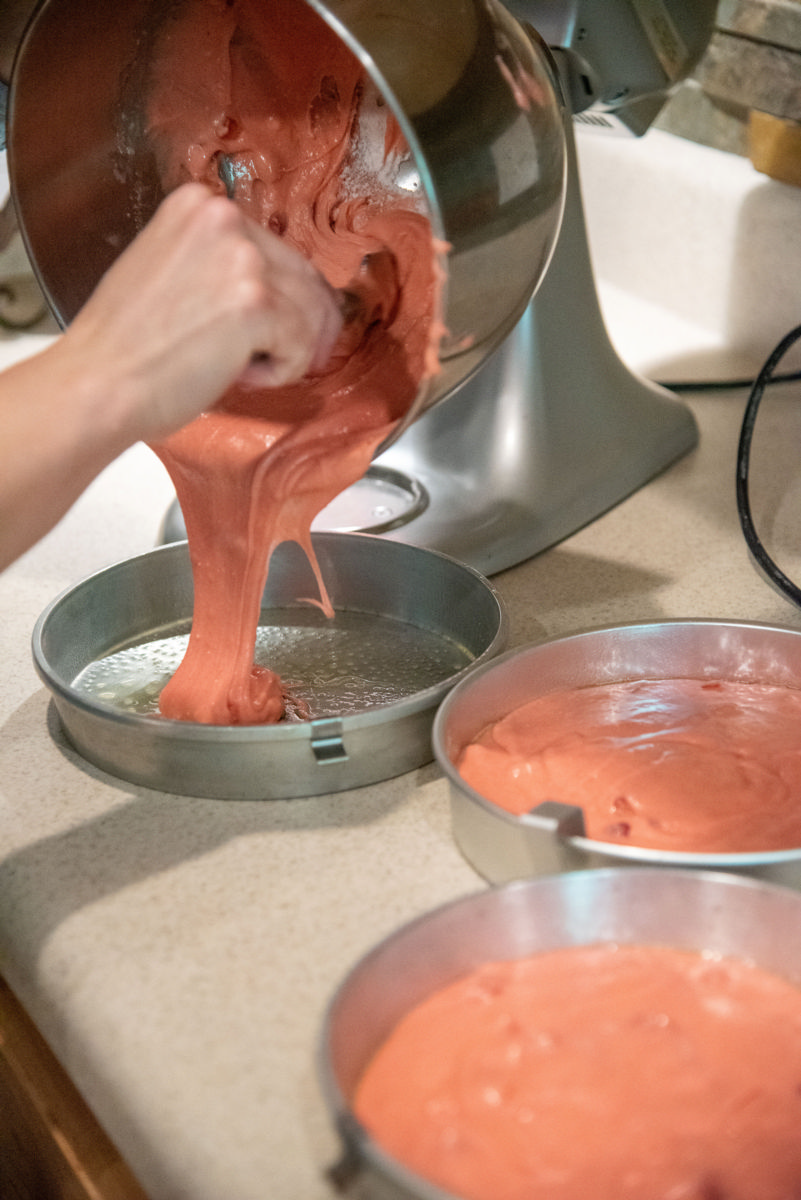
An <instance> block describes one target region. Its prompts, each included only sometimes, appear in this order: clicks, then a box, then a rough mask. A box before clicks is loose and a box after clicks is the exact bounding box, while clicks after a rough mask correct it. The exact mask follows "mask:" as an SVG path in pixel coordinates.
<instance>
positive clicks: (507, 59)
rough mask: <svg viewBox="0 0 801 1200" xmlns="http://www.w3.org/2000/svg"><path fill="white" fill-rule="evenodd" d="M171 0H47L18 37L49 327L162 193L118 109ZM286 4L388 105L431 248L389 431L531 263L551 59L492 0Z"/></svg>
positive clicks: (27, 216)
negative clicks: (420, 348) (430, 266)
mask: <svg viewBox="0 0 801 1200" xmlns="http://www.w3.org/2000/svg"><path fill="white" fill-rule="evenodd" d="M205 2H206V3H207V4H210V5H213V4H214V3H215V0H205ZM261 2H265V3H266V2H267V0H252V3H254V4H258V3H261ZM185 3H186V0H180V2H179V3H178V4H177V5H176V4H175V3H170V2H169V0H125V2H124V3H122V4H119V5H115V10H114V20H113V21H109V20H108V8H107V5H106V3H105V0H45V3H43V4H42V5H41V6H40V8H39V9H38V10H37V13H36V15H35V17H34V19H33V21H32V23H31V24H30V26H29V28H28V30H27V31H26V34H25V37H24V38H23V41H22V44H21V46H20V48H19V51H18V54H17V60H16V63H15V68H14V74H13V76H12V84H11V93H10V104H9V116H8V130H7V143H8V156H9V174H10V179H11V188H12V195H13V198H14V203H15V206H16V209H17V213H18V218H19V224H20V229H21V232H22V236H23V240H24V242H25V245H26V249H27V251H28V254H29V256H30V259H31V261H32V264H33V268H34V271H35V273H36V275H37V277H38V280H39V283H40V285H41V287H42V290H43V292H44V294H45V296H46V297H47V300H48V302H49V304H50V306H51V308H52V310H53V312H54V314H55V316H56V317H57V319H58V320H59V322H60V323H61V324H62V325H66V324H68V323H69V321H70V320H71V319H72V318H73V317H74V316H75V314H76V313H77V311H78V310H79V308H80V307H81V306H82V304H83V303H84V301H85V300H86V299H87V298H88V296H89V294H90V293H91V291H92V290H93V289H94V287H95V285H96V284H97V283H98V281H99V279H100V278H101V276H102V274H103V273H104V272H105V270H106V269H107V268H108V267H109V266H110V265H111V263H112V262H113V261H114V259H115V258H116V257H117V255H118V254H119V253H120V252H121V251H122V250H123V249H124V247H125V246H126V245H127V244H128V243H129V242H130V241H131V240H132V239H133V237H134V236H135V235H136V233H137V232H138V231H139V230H140V229H141V228H142V226H143V225H144V224H145V223H146V221H147V220H148V219H149V217H150V216H151V215H152V213H153V211H154V210H155V208H156V207H157V205H158V203H159V201H160V200H161V198H162V196H163V191H162V190H161V188H160V184H159V182H158V180H157V178H156V176H155V172H153V171H151V172H150V177H148V156H150V157H152V151H151V149H150V148H149V146H148V144H147V133H146V129H145V124H144V123H143V122H137V121H136V120H135V119H134V120H132V119H131V113H130V111H129V109H130V105H131V96H132V95H133V97H134V103H136V101H137V100H138V101H141V100H142V99H143V97H142V96H141V95H140V96H138V97H137V95H136V81H137V79H139V78H141V79H142V80H144V79H146V75H147V71H146V66H147V56H148V53H149V50H150V49H152V45H153V40H152V39H153V37H154V36H155V37H158V34H159V30H160V28H161V27H162V25H163V24H164V22H165V21H166V20H170V19H173V18H174V17H175V14H176V13H180V11H181V6H182V4H185ZM297 3H298V4H306V5H307V6H308V7H310V8H311V9H312V10H313V12H314V13H315V14H316V16H317V17H318V18H319V20H320V21H321V22H324V23H325V24H326V25H327V26H328V27H329V29H330V30H333V32H334V33H335V34H336V35H337V36H338V37H339V38H340V39H341V40H342V41H343V42H344V43H345V44H346V46H347V47H348V49H349V50H350V51H351V52H352V53H353V54H354V55H355V56H356V57H357V59H358V60H359V62H360V63H361V65H362V67H363V69H364V72H365V74H366V77H367V79H368V81H369V82H370V84H371V85H372V90H373V93H374V94H375V95H376V96H377V102H378V104H379V105H386V106H388V108H389V110H390V111H391V112H392V114H393V115H394V117H395V118H396V119H397V122H398V124H399V126H400V130H401V133H402V134H403V136H404V138H405V140H406V143H407V146H408V155H407V157H406V159H405V161H403V162H402V163H401V165H400V167H399V170H398V173H397V176H396V178H395V179H394V181H393V186H395V187H396V188H398V189H402V190H403V191H405V192H406V193H408V194H410V195H412V196H413V198H414V203H415V204H416V206H417V207H419V209H420V211H422V212H423V213H424V214H425V215H427V216H428V218H429V220H430V222H431V226H432V231H433V234H434V237H435V238H436V239H437V240H438V242H439V243H440V244H441V245H442V247H443V252H442V254H441V256H440V258H441V265H442V268H443V274H444V290H443V312H442V318H443V322H444V325H445V327H446V330H447V333H446V334H445V336H444V337H443V340H442V344H441V348H440V371H439V373H438V374H437V375H435V376H434V377H432V378H430V379H428V380H427V381H426V382H425V383H424V384H423V385H422V386H421V388H420V391H419V394H418V395H417V397H416V399H415V401H414V403H413V405H412V407H411V409H410V411H409V413H408V414H407V417H406V418H405V421H404V422H403V423H402V424H401V425H400V426H399V427H398V428H397V429H396V431H395V433H394V435H393V439H394V437H397V436H398V434H399V433H400V432H401V430H402V429H403V428H405V427H406V425H408V424H409V423H410V422H411V421H413V420H414V419H415V418H416V417H418V416H420V415H421V413H422V412H424V411H425V410H426V409H428V408H430V407H431V406H432V405H433V404H435V403H436V402H437V401H438V400H440V399H441V398H443V397H444V396H446V395H449V394H451V393H452V392H453V391H454V390H455V389H457V388H458V387H459V386H460V385H461V384H462V383H464V382H465V381H466V380H467V379H468V378H469V377H470V376H471V375H473V374H474V373H475V372H476V370H477V369H478V368H479V367H480V366H481V365H482V363H483V362H484V361H485V360H486V359H487V358H488V356H489V355H490V354H491V353H492V351H493V350H494V349H495V348H496V347H497V346H498V345H499V344H500V343H501V342H502V341H503V339H504V337H505V336H506V334H507V333H508V332H509V331H510V330H511V328H512V327H513V326H514V324H515V323H516V321H517V320H518V318H519V317H520V316H521V314H522V313H523V311H524V309H525V307H526V305H527V304H528V302H529V301H530V299H531V297H532V295H533V293H534V291H535V289H536V287H537V285H538V284H539V282H540V280H541V278H542V276H543V274H544V273H545V270H546V268H547V265H548V262H549V260H550V257H551V253H552V250H553V248H554V245H555V242H556V238H557V235H558V232H559V226H560V221H561V215H562V209H563V202H564V192H565V171H566V155H565V137H564V125H563V113H562V108H561V103H560V93H559V89H558V83H557V82H556V73H555V68H554V67H553V65H552V63H551V60H550V56H549V54H548V52H547V50H546V49H545V47H544V45H543V44H541V43H540V42H539V41H538V40H536V35H533V34H529V33H528V32H526V31H525V30H524V29H523V27H522V26H521V25H520V24H518V22H517V21H516V20H515V19H514V18H512V17H511V16H510V15H509V13H508V12H507V11H506V10H505V9H504V8H503V7H502V6H501V5H500V4H499V3H497V2H496V0H438V3H437V4H436V5H431V4H429V3H428V0H328V2H327V3H323V2H322V0H297ZM299 52H302V50H300V49H299ZM132 83H133V91H132ZM121 150H122V152H121ZM377 170H378V168H376V171H377ZM143 180H144V182H143ZM370 182H371V181H370V180H369V178H368V179H367V180H366V184H365V186H366V187H367V189H368V190H369V187H370ZM384 186H385V182H384ZM386 445H387V443H384V446H386Z"/></svg>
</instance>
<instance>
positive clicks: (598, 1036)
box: [318, 867, 801, 1200]
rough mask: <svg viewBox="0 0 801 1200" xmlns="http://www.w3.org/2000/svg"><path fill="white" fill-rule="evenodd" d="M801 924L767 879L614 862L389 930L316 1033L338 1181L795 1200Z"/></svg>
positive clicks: (479, 1194)
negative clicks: (338, 1153)
mask: <svg viewBox="0 0 801 1200" xmlns="http://www.w3.org/2000/svg"><path fill="white" fill-rule="evenodd" d="M800 916H801V897H799V895H798V893H797V892H794V891H792V890H791V889H789V888H780V887H775V886H773V885H769V884H766V883H764V882H762V881H758V880H752V879H745V878H743V877H741V876H737V875H733V874H726V873H723V872H707V871H687V870H674V869H668V870H657V869H655V868H648V867H643V868H633V869H627V870H620V869H615V868H610V869H606V870H597V871H596V870H587V871H575V872H570V873H567V874H561V875H552V876H549V877H546V878H538V879H528V880H519V881H517V882H514V883H509V884H505V885H503V886H501V887H494V888H489V889H486V890H484V891H483V892H480V893H476V894H475V895H472V896H467V897H463V898H461V899H458V900H456V901H452V902H451V903H449V904H446V905H444V906H442V907H440V908H438V909H436V910H434V911H433V912H430V913H427V914H424V915H423V916H421V917H419V918H417V919H416V920H414V921H412V922H410V923H409V924H407V925H405V926H403V927H402V928H400V929H398V930H396V931H395V932H394V933H392V934H390V936H389V937H387V938H385V939H384V940H383V941H382V942H380V943H379V944H378V945H376V946H375V947H374V948H373V949H371V950H370V951H368V953H366V954H365V955H364V957H362V958H361V959H360V960H359V961H358V962H357V963H356V964H355V965H354V966H353V967H352V968H351V970H350V972H349V973H348V974H347V975H346V976H345V978H344V979H343V981H342V982H341V983H340V985H339V987H338V988H337V990H336V992H335V994H334V996H333V997H332V1000H331V1003H330V1005H329V1008H328V1011H327V1013H326V1016H325V1019H324V1021H323V1025H322V1030H321V1036H320V1041H319V1052H318V1067H319V1078H320V1083H321V1087H322V1091H323V1094H324V1096H325V1099H326V1101H327V1104H328V1109H329V1113H330V1116H331V1118H332V1122H333V1124H334V1125H335V1126H336V1129H337V1131H338V1133H339V1136H340V1139H341V1142H342V1145H343V1146H344V1156H343V1158H342V1161H341V1162H340V1163H339V1164H338V1167H337V1169H336V1174H337V1178H338V1180H339V1181H340V1183H342V1184H344V1185H345V1189H344V1190H346V1191H347V1194H348V1195H349V1196H350V1195H353V1196H360V1197H362V1196H363V1197H367V1196H370V1197H373V1196H381V1197H392V1198H393V1200H495V1198H496V1197H498V1196H500V1195H503V1196H504V1197H514V1198H515V1200H518V1198H519V1200H523V1198H526V1200H539V1198H541V1200H545V1198H547V1200H554V1198H555V1197H559V1200H577V1198H578V1200H585V1197H587V1196H593V1197H596V1198H598V1200H620V1198H621V1197H623V1196H629V1197H633V1196H646V1195H648V1196H657V1195H658V1196H668V1195H671V1196H679V1195H682V1196H691V1195H692V1196H702V1195H705V1196H710V1197H711V1196H713V1195H714V1196H735V1195H737V1196H756V1195H759V1196H765V1197H767V1196H772V1197H779V1196H784V1195H790V1194H794V1192H795V1191H797V1189H798V1186H799V1182H801V1145H799V1141H798V1114H799V1108H801V1099H800V1098H799V1096H798V1084H797V1080H798V1075H797V1070H798V1065H799V1062H801V991H799V988H801V921H799V917H800ZM752 988H753V989H755V990H754V991H753V993H752V994H751V989H752ZM774 989H775V990H774ZM771 993H772V998H771ZM776 1001H778V1004H779V1006H780V1007H781V1008H782V1009H783V1012H782V1014H781V1015H780V1013H779V1012H778V1010H777V1009H776V1008H774V1002H776ZM785 1004H786V1006H787V1007H786V1009H784V1005H785ZM741 1021H742V1022H744V1025H743V1026H741V1025H740V1022H741ZM751 1022H753V1030H752V1034H751V1036H749V1035H747V1034H746V1033H745V1025H747V1024H749V1023H751Z"/></svg>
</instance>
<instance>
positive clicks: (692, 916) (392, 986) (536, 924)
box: [318, 867, 801, 1200]
mask: <svg viewBox="0 0 801 1200" xmlns="http://www.w3.org/2000/svg"><path fill="white" fill-rule="evenodd" d="M594 942H618V943H628V944H639V945H644V944H650V945H665V946H675V947H678V948H681V949H685V950H696V951H705V950H706V951H710V952H713V953H718V954H721V955H730V956H735V957H739V958H742V959H746V960H749V961H751V962H753V963H754V964H756V965H757V966H758V967H761V968H763V969H764V970H767V971H771V972H774V973H776V974H779V975H782V976H784V977H785V978H786V979H789V980H790V981H792V982H794V983H796V984H798V985H799V986H801V896H799V895H798V894H797V892H793V891H790V890H788V889H784V888H777V887H772V886H770V885H768V884H765V883H761V882H758V881H755V880H750V879H744V878H742V877H738V876H735V875H727V874H719V873H713V872H704V871H697V872H693V871H680V870H675V869H673V870H664V871H658V870H654V869H651V868H647V867H643V868H640V869H636V868H635V869H629V870H625V871H624V870H617V869H607V870H600V871H576V872H573V873H570V874H566V875H557V876H551V877H548V878H543V879H533V880H525V881H518V882H517V883H510V884H506V885H505V886H503V887H498V888H490V889H488V890H487V891H485V892H482V893H480V894H477V895H474V896H468V897H466V898H464V899H460V900H456V901H455V902H453V903H451V904H448V905H445V906H444V907H442V908H439V909H437V910H436V911H434V912H432V913H429V914H427V915H425V916H423V917H421V918H419V919H418V920H416V921H413V922H412V923H411V924H409V925H406V926H404V927H403V928H402V929H400V930H398V931H397V932H396V933H394V934H392V935H391V936H390V937H388V938H387V939H386V940H385V941H383V942H382V943H381V944H380V945H378V946H377V947H376V948H375V949H374V950H372V951H371V952H370V953H368V954H367V955H366V956H365V957H364V958H363V959H362V960H361V961H360V962H358V963H357V964H356V965H355V966H354V968H353V969H352V970H351V972H350V973H349V974H348V976H347V977H346V978H345V979H344V981H343V982H342V984H341V985H340V987H339V989H338V990H337V992H336V994H335V996H334V997H333V999H332V1001H331V1004H330V1006H329V1008H328V1012H327V1013H326V1016H325V1019H324V1023H323V1028H322V1031H321V1036H320V1043H319V1048H318V1068H319V1078H320V1081H321V1085H322V1090H323V1094H324V1097H325V1100H326V1102H327V1105H328V1109H329V1112H330V1114H331V1117H332V1120H333V1122H334V1124H335V1126H336V1128H337V1130H338V1132H339V1135H340V1138H341V1140H342V1143H343V1146H344V1154H343V1158H342V1161H341V1163H339V1164H338V1166H337V1167H336V1168H335V1169H334V1173H335V1175H336V1177H337V1179H338V1180H339V1182H340V1184H341V1186H342V1188H343V1190H344V1191H346V1192H347V1194H348V1196H352V1197H359V1198H361V1197H364V1198H365V1200H367V1198H368V1197H369V1198H370V1200H455V1198H454V1197H453V1196H451V1195H450V1194H449V1193H447V1194H446V1193H445V1192H443V1191H442V1190H441V1189H440V1188H437V1187H434V1186H433V1185H432V1184H430V1183H427V1182H426V1181H425V1180H423V1179H421V1178H420V1177H419V1176H417V1175H414V1174H412V1173H411V1172H410V1171H408V1170H406V1169H405V1168H404V1167H403V1165H402V1164H401V1163H399V1162H397V1161H396V1160H394V1159H392V1158H390V1157H389V1155H387V1154H385V1153H384V1152H383V1151H382V1150H381V1148H380V1147H379V1146H378V1145H377V1144H376V1142H375V1141H374V1140H373V1139H372V1138H371V1137H370V1135H369V1133H368V1132H367V1131H366V1130H365V1128H364V1126H363V1125H362V1124H361V1123H360V1122H359V1121H358V1120H357V1119H356V1117H355V1115H354V1113H353V1108H352V1102H353V1097H354V1093H355V1089H356V1086H357V1083H358V1081H359V1079H360V1077H361V1075H362V1073H363V1071H364V1070H365V1068H366V1066H367V1064H368V1062H369V1061H370V1058H371V1057H372V1055H373V1053H374V1052H375V1050H376V1049H377V1048H378V1046H379V1045H380V1044H381V1042H382V1041H384V1039H385V1038H386V1037H387V1036H388V1034H389V1033H390V1032H391V1030H392V1029H393V1028H394V1026H395V1025H396V1024H397V1023H398V1021H399V1020H400V1019H401V1018H402V1017H403V1016H404V1014H405V1013H406V1012H408V1011H409V1010H410V1009H412V1008H414V1007H415V1006H416V1005H417V1004H419V1003H421V1002H422V1001H423V1000H425V999H426V998H427V997H428V996H430V995H431V993H433V992H435V991H437V990H438V989H440V988H442V987H445V986H446V985H447V984H449V983H451V982H453V981H454V980H456V979H458V978H460V977H461V976H464V975H466V974H468V973H469V972H471V971H473V970H475V969H476V968H477V967H479V966H481V965H482V964H483V963H485V962H495V961H499V960H503V959H517V958H523V957H525V956H527V955H530V954H535V953H538V952H540V951H547V950H553V949H557V948H559V947H562V946H580V945H589V944H591V943H594Z"/></svg>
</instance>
